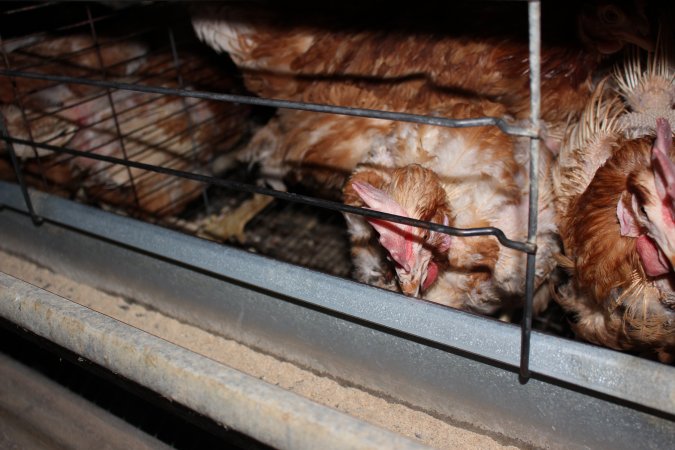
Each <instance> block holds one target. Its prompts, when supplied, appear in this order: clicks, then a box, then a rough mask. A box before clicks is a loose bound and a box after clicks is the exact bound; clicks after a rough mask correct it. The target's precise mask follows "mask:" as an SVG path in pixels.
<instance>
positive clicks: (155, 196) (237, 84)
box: [0, 2, 572, 376]
mask: <svg viewBox="0 0 675 450" xmlns="http://www.w3.org/2000/svg"><path fill="white" fill-rule="evenodd" d="M520 12H521V13H524V10H522V9H521V10H520ZM0 20H1V21H2V22H1V23H0V28H1V29H2V36H0V38H1V39H2V41H1V43H2V47H1V51H2V54H3V65H4V70H3V72H2V74H0V76H1V77H0V83H2V90H1V92H2V98H1V101H2V106H0V108H2V110H1V112H2V115H3V117H4V123H3V127H4V129H3V130H2V132H3V138H4V151H3V154H2V159H0V176H1V177H2V178H3V179H8V180H15V179H16V180H17V181H18V183H19V184H20V185H21V186H22V188H23V189H24V195H25V198H26V202H27V204H28V205H29V208H30V196H29V195H28V191H27V190H26V187H29V186H30V187H37V188H38V189H42V190H45V191H47V192H50V193H55V194H58V195H61V196H65V197H68V198H71V199H76V200H78V201H83V202H85V203H89V204H95V205H98V206H100V207H102V208H104V209H106V210H109V211H114V212H116V213H120V214H123V215H130V216H133V217H136V218H140V219H142V220H145V221H149V222H152V223H157V224H160V225H163V226H167V227H171V228H174V229H178V230H181V231H184V232H188V233H191V234H197V235H199V236H201V237H206V238H208V239H216V240H218V239H220V240H223V239H224V238H222V235H223V232H221V231H222V230H219V229H218V225H217V224H216V225H215V226H212V225H210V224H209V223H213V220H211V222H209V221H208V218H209V217H212V216H214V215H218V214H219V215H220V216H224V215H231V214H232V211H233V210H234V209H235V207H236V206H240V205H241V204H242V202H245V201H249V202H250V201H251V194H254V195H253V199H254V200H255V201H257V202H258V203H260V205H261V207H262V208H258V209H262V212H261V213H259V214H257V215H255V216H254V217H252V218H246V219H252V220H250V221H248V223H247V225H246V228H245V229H244V228H242V229H240V230H238V231H237V232H235V233H234V234H235V238H234V239H232V238H230V239H227V243H228V244H229V245H235V246H239V247H243V248H246V249H248V250H251V251H254V252H258V253H262V254H265V255H268V256H272V257H274V258H278V259H281V260H284V261H288V262H292V263H295V264H299V265H303V266H306V267H309V268H312V269H315V270H319V271H322V272H326V273H330V274H333V275H337V276H341V277H349V276H350V274H352V272H353V270H354V269H353V266H352V263H351V261H350V258H349V245H350V244H349V237H348V232H347V230H346V226H345V222H344V218H343V215H342V214H340V213H343V214H346V213H348V214H359V215H363V216H365V217H368V218H370V219H375V220H377V219H380V220H381V219H386V220H389V221H392V222H397V223H401V224H409V225H413V226H416V227H417V226H419V227H423V228H426V229H428V230H430V231H434V232H439V233H447V234H449V235H452V236H459V237H462V236H464V237H467V236H485V235H488V236H494V237H495V238H496V239H497V240H498V241H499V243H500V245H502V246H504V247H506V248H510V249H514V250H516V251H519V252H523V253H524V254H526V255H527V263H526V264H527V270H526V274H527V275H526V289H525V301H524V309H523V310H522V312H521V311H517V312H516V313H514V314H512V315H511V316H510V317H509V319H510V320H511V321H512V322H514V323H519V324H521V326H522V330H523V342H522V355H523V360H522V366H521V375H523V376H527V375H528V368H527V367H528V361H527V355H528V346H529V333H530V329H531V326H532V322H533V321H534V327H535V329H539V330H543V331H548V332H552V333H555V334H558V335H561V336H565V337H570V336H571V335H572V334H571V331H570V328H569V324H568V317H566V316H565V314H564V313H563V312H562V310H561V309H559V307H558V306H557V305H556V304H555V303H554V302H551V304H550V306H549V308H548V309H547V310H546V311H545V312H544V313H543V314H540V315H538V316H537V317H535V318H533V317H532V316H533V311H532V308H533V306H532V302H533V297H534V290H535V286H534V283H535V266H536V261H537V260H536V250H537V249H536V245H535V242H536V236H537V213H536V211H537V202H538V195H539V194H538V181H537V180H538V170H537V169H536V168H537V167H538V158H539V156H538V155H539V145H540V139H539V138H540V132H541V125H540V121H539V115H540V111H539V110H540V106H539V103H540V58H539V52H540V46H541V41H540V10H539V4H538V2H530V4H529V56H528V64H529V69H528V73H529V75H530V84H529V87H530V91H531V95H530V99H529V100H530V105H529V109H530V111H529V119H528V120H526V121H521V122H517V123H516V122H514V121H512V120H507V119H505V118H504V117H471V118H462V119H456V118H451V117H445V116H443V117H440V116H426V115H423V114H416V113H410V112H405V111H390V110H375V109H365V108H358V107H356V106H358V105H347V106H345V105H329V104H318V103H308V102H303V101H295V100H279V99H272V98H261V97H255V96H252V95H249V94H248V93H247V91H246V89H245V87H244V85H243V84H244V83H243V82H242V79H241V74H240V73H239V72H238V71H237V68H236V67H235V65H234V64H233V63H232V61H231V60H229V59H227V58H224V57H222V56H221V55H217V54H216V53H214V52H213V51H212V50H211V49H209V48H207V47H206V46H205V45H203V43H201V42H200V41H199V39H197V37H196V36H195V33H194V30H193V28H192V24H191V23H190V20H189V14H188V11H187V9H186V7H185V5H181V4H155V3H150V4H140V3H132V4H124V5H116V4H113V5H107V4H105V3H104V4H100V3H84V4H78V5H74V4H61V3H58V2H57V3H52V2H45V3H35V4H12V3H9V4H5V5H3V9H2V12H1V13H0ZM521 20H522V19H521ZM26 24H29V26H26ZM272 108H290V109H295V110H301V111H309V112H312V113H316V114H338V115H344V116H347V117H367V118H374V119H384V120H386V121H402V122H407V123H417V124H426V125H432V126H438V127H477V126H490V127H495V128H499V129H500V130H501V131H503V132H505V133H507V134H512V135H515V136H519V137H521V138H522V139H529V140H530V141H531V143H530V149H529V157H528V160H529V161H530V165H529V167H528V168H527V170H528V171H529V177H528V178H529V180H530V191H529V205H528V206H529V211H528V213H527V215H528V220H527V222H528V223H527V228H528V232H527V240H525V241H518V240H514V239H510V237H509V236H507V235H506V234H505V233H504V231H503V230H500V229H498V228H494V227H481V228H473V229H460V228H455V227H449V226H446V225H445V224H441V223H433V222H425V221H419V220H414V219H411V218H409V217H403V216H401V215H396V214H393V215H392V214H387V213H382V212H378V211H374V210H373V209H368V208H358V207H354V206H350V205H346V204H343V203H341V202H339V201H335V199H336V196H335V195H333V197H330V196H329V197H327V198H326V197H322V198H317V197H316V196H315V195H314V194H315V191H313V190H311V189H309V188H307V187H306V186H293V188H294V191H293V192H292V193H291V192H286V191H279V190H274V189H269V188H267V187H263V186H261V185H260V184H254V183H252V180H253V178H252V176H251V174H250V171H249V170H248V169H249V168H246V167H244V168H241V166H239V168H233V167H235V165H234V164H233V161H234V160H235V159H236V155H237V152H238V150H240V149H241V147H242V146H244V145H246V142H248V140H249V139H250V137H251V135H252V134H253V133H254V132H255V131H256V130H257V129H259V127H260V126H261V124H264V123H265V121H267V120H268V119H269V118H270V116H271V115H272V114H273V109H272ZM414 112H415V111H414ZM333 194H335V193H334V192H333ZM261 195H262V196H269V198H270V199H272V198H276V199H277V200H275V201H274V202H273V203H272V204H271V205H270V200H260V198H261V197H260V196H261ZM337 198H338V199H339V194H338V196H337ZM244 219H245V218H244V217H242V218H241V220H242V221H244ZM34 220H35V221H36V222H37V221H39V217H37V216H35V217H34ZM216 222H217V221H216ZM225 235H227V236H228V237H231V236H232V233H231V232H230V231H227V232H226V233H225Z"/></svg>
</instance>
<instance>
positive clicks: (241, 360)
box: [0, 252, 518, 449]
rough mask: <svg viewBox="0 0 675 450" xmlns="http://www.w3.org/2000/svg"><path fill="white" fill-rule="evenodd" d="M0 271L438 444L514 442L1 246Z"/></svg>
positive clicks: (493, 446) (495, 446)
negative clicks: (168, 313) (340, 378)
mask: <svg viewBox="0 0 675 450" xmlns="http://www.w3.org/2000/svg"><path fill="white" fill-rule="evenodd" d="M0 271H1V272H4V273H7V274H9V275H12V276H14V277H16V278H19V279H22V280H24V281H26V282H28V283H31V284H34V285H36V286H38V287H41V288H43V289H45V290H48V291H50V292H53V293H55V294H57V295H60V296H63V297H66V298H68V299H71V300H72V301H74V302H76V303H79V304H81V305H83V306H86V307H89V308H91V309H93V310H95V311H98V312H100V313H103V314H106V315H108V316H110V317H113V318H115V319H118V320H120V321H122V322H125V323H127V324H129V325H132V326H134V327H137V328H139V329H142V330H144V331H147V332H149V333H151V334H153V335H155V336H158V337H161V338H163V339H166V340H168V341H170V342H173V343H175V344H177V345H180V346H182V347H185V348H187V349H189V350H192V351H195V352H197V353H200V354H202V355H204V356H207V357H209V358H211V359H213V360H216V361H218V362H221V363H223V364H227V365H228V366H230V367H232V368H234V369H237V370H239V371H241V372H245V373H247V374H249V375H253V376H255V377H257V378H260V379H262V380H264V381H266V382H268V383H271V384H275V385H278V386H280V387H283V388H285V389H287V390H289V391H291V392H294V393H297V394H299V395H302V396H304V397H306V398H309V399H311V400H313V401H316V402H318V403H321V404H324V405H327V406H330V407H333V408H335V409H337V410H340V411H342V412H346V413H348V414H351V415H352V416H354V417H357V418H359V419H362V420H366V421H368V422H370V423H373V424H375V425H378V426H381V427H383V428H387V429H389V430H392V431H395V432H397V433H400V434H402V435H404V436H407V437H410V438H413V439H416V440H418V441H421V442H422V443H424V444H427V445H430V446H432V447H435V448H441V449H450V448H452V449H456V448H480V449H503V448H518V447H515V446H514V445H513V443H510V442H508V441H506V440H505V439H501V438H500V437H499V436H489V435H487V434H481V433H480V432H478V431H477V430H475V431H473V430H468V429H465V428H462V427H460V426H455V425H453V424H449V423H446V422H445V421H443V420H440V419H438V418H435V417H432V416H430V415H428V414H426V413H424V412H420V411H416V410H414V409H411V408H409V407H407V406H405V405H401V404H397V403H393V402H391V401H388V400H385V399H382V398H379V397H377V396H374V395H372V394H370V393H367V392H364V391H361V390H359V389H355V388H353V387H347V386H343V385H340V384H339V383H338V382H337V381H335V380H333V379H330V378H327V377H323V376H318V375H316V374H314V373H312V372H310V371H307V370H304V369H302V368H299V367H297V366H294V365H292V364H289V363H287V362H283V361H280V360H278V359H276V358H274V357H272V356H269V355H265V354H262V353H259V352H256V351H254V350H252V349H250V348H248V347H246V346H243V345H241V344H239V343H237V342H235V341H232V340H228V339H224V338H222V337H220V336H216V335H214V334H211V333H208V332H205V331H203V330H201V329H199V328H196V327H194V326H191V325H187V324H184V323H181V322H179V321H177V320H174V319H172V318H170V317H167V316H165V315H162V314H160V313H158V312H156V311H152V310H148V309H147V308H144V307H143V306H141V305H139V304H135V303H130V302H129V301H127V300H125V299H122V298H120V297H116V296H112V295H109V294H106V293H104V292H101V291H98V290H96V289H93V288H91V287H89V286H86V285H83V284H80V283H77V282H74V281H73V280H70V279H68V278H67V277H65V276H63V275H61V274H55V273H53V272H51V271H49V270H47V269H44V268H41V267H39V266H37V265H35V264H33V263H31V262H28V261H26V260H24V259H21V258H18V257H16V256H14V255H9V254H6V253H3V252H0Z"/></svg>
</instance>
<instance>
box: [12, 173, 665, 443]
mask: <svg viewBox="0 0 675 450" xmlns="http://www.w3.org/2000/svg"><path fill="white" fill-rule="evenodd" d="M30 195H31V199H32V201H33V205H34V207H35V211H36V213H37V215H39V216H40V217H41V218H43V219H44V220H43V222H42V223H41V224H40V225H37V226H36V225H34V224H33V222H32V221H31V217H30V215H29V214H28V211H27V210H26V206H25V202H24V200H23V197H22V194H21V191H20V189H19V187H18V186H17V185H14V184H11V183H0V248H2V249H3V250H5V251H9V252H12V253H15V254H19V255H22V256H24V257H26V258H28V259H30V260H33V261H36V262H38V263H39V264H41V265H43V266H46V267H48V268H51V269H53V270H54V271H57V272H60V273H65V274H67V275H68V276H69V277H72V278H74V279H77V280H79V281H82V282H86V283H88V284H90V285H93V286H96V287H98V288H101V289H103V290H105V291H108V292H112V293H115V294H119V295H122V296H126V297H129V298H132V299H134V300H136V301H138V302H141V303H143V304H145V305H148V306H150V307H152V308H156V309H157V310H159V311H161V312H163V313H165V314H167V315H170V316H172V317H175V318H178V319H180V320H183V321H185V322H188V323H190V324H194V325H196V326H199V327H201V328H203V329H205V330H208V331H211V332H214V333H217V334H219V335H222V336H225V337H227V338H231V339H234V340H236V341H239V342H241V343H243V344H246V345H249V346H252V347H254V348H259V349H262V350H263V351H265V352H269V353H271V354H273V355H276V356H278V357H279V358H282V359H285V360H288V361H291V362H294V363H296V364H299V365H301V366H305V367H309V368H311V369H312V370H314V371H317V372H320V373H326V374H329V375H331V376H333V377H335V378H337V379H340V380H343V381H345V382H348V383H352V384H354V385H357V386H360V387H363V388H365V389H368V390H370V391H373V392H376V393H380V394H382V395H384V396H386V397H388V398H392V399H395V400H397V401H400V402H403V403H405V404H408V405H411V406H413V407H415V408H419V409H421V410H424V411H427V412H430V413H432V414H434V415H436V416H439V417H443V418H447V419H449V420H452V421H454V422H456V423H457V422H458V423H465V424H470V425H471V426H473V427H478V428H481V429H484V430H489V431H490V432H494V433H500V434H503V435H505V436H507V437H510V438H513V439H518V440H519V441H522V442H525V443H527V444H531V445H533V446H537V447H546V448H613V449H620V448H627V449H628V448H631V449H634V448H654V449H663V448H670V447H672V445H673V443H674V442H675V368H673V367H671V366H667V365H663V364H658V363H655V362H652V361H647V360H644V359H641V358H637V357H634V356H631V355H626V354H622V353H618V352H615V351H611V350H607V349H604V348H599V347H595V346H591V345H587V344H584V343H580V342H573V341H570V340H566V339H562V338H558V337H555V336H550V335H545V334H542V333H538V332H533V334H532V341H531V353H530V367H531V370H532V374H533V377H532V378H531V379H529V380H528V381H527V382H524V383H521V381H520V379H519V376H518V365H519V350H520V347H519V346H520V330H519V328H518V327H516V326H514V325H510V324H506V323H502V322H498V321H495V320H492V319H488V318H485V317H480V316H477V315H472V314H468V313H464V312H461V311H456V310H452V309H449V308H444V307H441V306H438V305H435V304H431V303H427V302H424V301H419V300H415V299H411V298H407V297H404V296H401V295H398V294H395V293H391V292H386V291H383V290H380V289H376V288H371V287H368V286H364V285H362V284H359V283H355V282H351V281H349V280H344V279H340V278H336V277H332V276H329V275H325V274H321V273H317V272H313V271H311V270H308V269H304V268H301V267H296V266H292V265H289V264H285V263H282V262H278V261H275V260H271V259H268V258H265V257H261V256H259V255H254V254H250V253H246V252H243V251H239V250H236V249H232V248H228V247H224V246H222V245H219V244H215V243H212V242H207V241H204V240H201V239H197V238H193V237H190V236H186V235H183V234H180V233H177V232H173V231H170V230H166V229H163V228H160V227H157V226H154V225H150V224H146V223H142V222H139V221H136V220H133V219H129V218H125V217H120V216H116V215H113V214H109V213H106V212H103V211H101V210H98V209H95V208H91V207H87V206H84V205H81V204H77V203H74V202H71V201H68V200H64V199H61V198H58V197H53V196H50V195H48V194H44V193H40V192H37V191H31V192H30ZM5 281H7V280H5ZM10 281H11V280H10ZM10 281H7V282H5V283H3V284H2V285H1V286H0V290H5V291H6V290H7V289H8V287H7V286H8V285H10V284H12V283H10ZM15 287H16V286H15ZM3 302H7V300H6V299H5V298H3ZM10 303H11V302H10ZM47 303H48V302H47ZM47 303H45V305H44V306H45V307H46V305H47ZM8 305H9V303H3V305H2V308H0V315H2V316H3V317H5V318H6V319H8V320H10V321H15V322H16V321H17V320H19V319H18V317H19V316H17V315H12V314H14V313H11V311H10V310H11V308H10V307H9V306H8ZM6 306H7V307H6ZM15 312H16V311H15ZM61 313H62V311H61ZM17 314H18V313H17ZM20 316H21V321H22V323H21V326H23V327H25V328H28V329H30V330H31V331H33V332H35V333H37V334H41V333H42V334H41V335H43V337H47V338H52V339H54V337H50V335H44V333H45V331H44V327H43V326H41V325H40V324H41V323H43V322H44V317H41V313H38V312H37V310H36V312H35V315H34V316H32V315H31V313H30V312H27V311H23V312H22V313H21V315H20ZM92 320H98V319H92ZM68 332H69V331H68V330H61V331H60V332H59V335H60V336H61V338H59V339H61V340H62V341H63V342H58V343H59V344H60V345H63V346H66V347H68V345H69V344H68V341H69V339H68V336H67V333H68ZM64 333H65V334H64ZM72 333H75V331H72ZM119 338H120V339H121V340H120V341H118V342H117V343H116V344H114V346H122V345H133V341H132V342H127V343H126V344H125V343H124V336H123V335H120V336H119ZM129 339H130V340H132V339H134V340H135V339H140V338H139V337H138V336H133V337H132V336H131V335H129ZM151 344H152V343H150V344H148V345H151ZM102 348H106V347H105V346H104V347H102ZM69 349H70V350H72V351H75V352H83V351H85V350H83V349H82V348H80V347H77V346H76V345H74V344H73V345H71V348H69ZM108 356H109V357H108ZM113 356H114V355H112V354H111V355H103V356H102V357H101V362H100V363H101V364H102V365H104V366H106V367H108V368H109V369H111V370H113V371H119V370H120V368H119V367H116V366H115V364H116V363H115V361H118V359H116V358H114V357H113ZM86 357H88V358H90V357H91V356H90V355H87V356H86ZM123 359H124V358H122V360H123ZM118 362H119V361H118ZM166 362H167V364H169V365H171V358H169V359H168V360H167V361H166ZM155 368H156V367H155ZM199 370H200V369H199V368H195V371H199ZM204 370H205V371H206V369H204ZM195 375H199V374H195ZM205 375H207V373H206V372H205ZM154 376H155V377H159V378H161V370H160V372H155V375H154ZM152 378H153V377H150V378H149V379H145V380H142V382H143V383H144V384H146V385H148V387H151V388H154V389H156V390H157V389H158V388H157V386H156V385H155V384H154V383H155V381H154V380H153V379H152ZM185 381H188V380H187V379H186V380H185ZM170 389H171V388H169V390H170ZM195 389H196V390H197V391H198V390H199V387H196V388H195ZM163 394H164V393H163ZM275 395H276V394H275ZM279 395H281V394H279ZM198 397H199V396H198V394H196V393H195V394H194V398H193V397H191V396H188V397H186V398H183V400H182V402H185V403H186V404H188V405H189V406H191V407H193V408H195V409H197V410H200V402H199V401H198V400H196V401H195V398H198ZM201 406H205V405H201ZM203 409H204V411H206V413H207V414H211V415H212V413H209V411H208V408H203ZM305 413H306V414H311V408H310V409H307V411H306V412H305ZM299 414H300V416H302V414H303V413H302V412H300V413H299ZM216 420H219V421H223V420H233V419H227V418H225V417H216ZM251 420H253V419H251ZM298 420H299V421H300V422H298V423H301V422H302V423H305V422H303V421H302V420H301V418H299V419H298ZM326 420H336V419H335V418H334V417H332V416H330V417H329V416H326ZM340 420H342V419H340ZM228 425H229V426H232V427H235V428H241V427H242V424H241V423H239V422H236V421H234V422H233V423H229V424H228ZM305 425H306V423H305ZM357 428H358V427H357ZM327 429H330V427H328V428H327ZM240 431H244V432H249V433H252V434H254V433H255V432H256V431H255V430H253V431H252V429H244V430H240ZM266 432H267V431H266ZM271 433H272V434H274V432H271ZM338 434H339V433H338ZM366 434H367V433H366ZM369 436H370V435H369ZM254 437H255V436H254ZM371 437H372V436H371ZM389 437H390V438H391V436H389ZM265 439H266V440H264V441H265V442H270V443H272V444H273V445H278V446H286V445H291V446H293V445H295V444H294V443H295V442H300V441H283V440H274V439H273V438H269V437H266V438H265ZM377 442H379V444H377ZM383 442H385V441H377V440H373V441H371V442H370V444H371V445H375V446H376V447H377V446H378V445H384V444H383ZM388 442H389V441H388ZM390 442H394V441H390ZM316 443H317V442H316V441H313V442H310V443H309V444H307V443H305V444H307V445H309V446H311V445H314V444H316ZM399 443H400V445H403V446H405V445H413V444H412V443H405V444H404V441H400V442H399ZM305 444H303V445H305ZM297 445H299V444H297Z"/></svg>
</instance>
